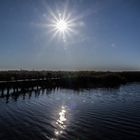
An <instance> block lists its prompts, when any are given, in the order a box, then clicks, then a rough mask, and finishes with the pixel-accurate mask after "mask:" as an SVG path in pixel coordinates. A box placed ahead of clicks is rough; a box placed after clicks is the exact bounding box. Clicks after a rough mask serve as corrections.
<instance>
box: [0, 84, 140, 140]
mask: <svg viewBox="0 0 140 140" xmlns="http://www.w3.org/2000/svg"><path fill="white" fill-rule="evenodd" d="M139 131H140V84H138V83H137V84H136V83H134V84H128V85H125V86H121V87H120V88H118V89H105V88H100V89H83V90H70V89H43V90H34V91H30V92H24V93H22V94H21V93H20V92H19V93H14V94H13V93H12V90H11V91H9V93H8V94H7V92H6V91H4V93H3V95H2V94H1V91H0V140H112V139H113V140H124V139H127V140H128V139H131V140H135V139H139V138H140V133H139Z"/></svg>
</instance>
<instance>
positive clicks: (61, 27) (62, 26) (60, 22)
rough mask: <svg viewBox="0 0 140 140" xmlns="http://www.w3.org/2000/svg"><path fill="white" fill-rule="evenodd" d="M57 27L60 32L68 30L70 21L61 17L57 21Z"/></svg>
mask: <svg viewBox="0 0 140 140" xmlns="http://www.w3.org/2000/svg"><path fill="white" fill-rule="evenodd" d="M56 29H57V30H58V31H59V32H66V31H67V30H68V23H67V21H65V20H63V19H61V20H58V21H57V22H56Z"/></svg>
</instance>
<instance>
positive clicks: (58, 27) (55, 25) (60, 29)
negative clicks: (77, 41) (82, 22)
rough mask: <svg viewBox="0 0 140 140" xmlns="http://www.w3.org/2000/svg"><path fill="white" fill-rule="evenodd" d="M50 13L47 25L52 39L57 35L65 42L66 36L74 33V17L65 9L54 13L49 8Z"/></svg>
mask: <svg viewBox="0 0 140 140" xmlns="http://www.w3.org/2000/svg"><path fill="white" fill-rule="evenodd" d="M50 15H51V17H50V18H49V20H50V21H49V24H47V25H48V27H49V30H50V31H51V32H52V39H53V38H54V37H59V38H61V39H62V40H63V41H64V42H66V41H67V38H68V37H72V33H74V34H75V32H76V30H75V26H76V19H74V18H72V15H71V14H70V13H67V12H66V11H65V12H63V13H56V14H55V13H54V12H52V11H51V10H50Z"/></svg>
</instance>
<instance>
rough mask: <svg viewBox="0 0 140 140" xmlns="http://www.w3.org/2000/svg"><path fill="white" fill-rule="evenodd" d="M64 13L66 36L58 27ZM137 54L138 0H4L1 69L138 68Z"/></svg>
mask: <svg viewBox="0 0 140 140" xmlns="http://www.w3.org/2000/svg"><path fill="white" fill-rule="evenodd" d="M64 13H65V16H64V17H65V19H66V18H67V19H68V21H72V25H73V26H71V27H70V29H71V31H67V32H66V33H64V35H65V39H64V37H62V33H61V32H59V31H58V29H57V31H58V33H57V34H56V32H55V31H54V25H56V24H57V22H58V21H59V20H58V21H57V22H56V20H55V17H57V19H58V17H60V16H61V15H64ZM53 21H55V22H53ZM139 60H140V1H139V0H0V70H19V69H26V70H140V62H139Z"/></svg>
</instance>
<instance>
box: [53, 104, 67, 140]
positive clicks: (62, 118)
mask: <svg viewBox="0 0 140 140" xmlns="http://www.w3.org/2000/svg"><path fill="white" fill-rule="evenodd" d="M66 114H67V110H66V107H64V106H62V107H61V110H60V111H59V112H58V119H57V120H56V125H57V126H56V129H55V131H54V134H55V136H56V137H58V136H60V135H61V134H63V132H64V129H66V122H67V118H66ZM51 140H55V139H54V138H53V139H51Z"/></svg>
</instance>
